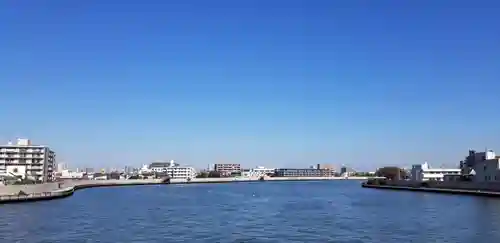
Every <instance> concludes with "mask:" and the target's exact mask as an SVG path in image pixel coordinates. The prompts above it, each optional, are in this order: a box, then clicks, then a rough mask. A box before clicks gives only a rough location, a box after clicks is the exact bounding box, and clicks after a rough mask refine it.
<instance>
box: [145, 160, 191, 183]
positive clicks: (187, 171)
mask: <svg viewBox="0 0 500 243" xmlns="http://www.w3.org/2000/svg"><path fill="white" fill-rule="evenodd" d="M143 169H145V168H144V167H143ZM143 169H141V170H143ZM148 169H149V170H151V171H152V172H159V173H166V174H167V175H169V176H170V178H172V179H188V178H195V177H196V174H197V173H196V170H195V169H194V168H193V167H189V166H180V165H179V164H177V163H175V161H173V160H171V161H170V162H168V163H167V162H154V163H151V164H150V165H149V167H148V168H147V169H146V170H148Z"/></svg>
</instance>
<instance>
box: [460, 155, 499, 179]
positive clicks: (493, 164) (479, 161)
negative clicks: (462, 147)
mask: <svg viewBox="0 0 500 243" xmlns="http://www.w3.org/2000/svg"><path fill="white" fill-rule="evenodd" d="M460 168H461V170H462V173H463V175H469V176H471V178H472V180H473V181H474V182H499V181H500V156H497V155H496V154H495V152H494V151H493V150H488V149H486V150H485V152H476V151H475V150H469V155H468V156H467V157H466V158H465V160H464V161H461V162H460Z"/></svg>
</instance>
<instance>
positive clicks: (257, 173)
mask: <svg viewBox="0 0 500 243" xmlns="http://www.w3.org/2000/svg"><path fill="white" fill-rule="evenodd" d="M274 171H275V169H274V168H273V169H269V168H266V167H263V166H257V167H255V168H252V169H243V170H242V171H241V176H244V177H261V176H265V175H269V174H274Z"/></svg>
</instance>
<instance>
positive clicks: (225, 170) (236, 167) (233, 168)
mask: <svg viewBox="0 0 500 243" xmlns="http://www.w3.org/2000/svg"><path fill="white" fill-rule="evenodd" d="M214 171H217V172H220V173H221V174H222V175H231V173H241V165H240V164H215V165H214Z"/></svg>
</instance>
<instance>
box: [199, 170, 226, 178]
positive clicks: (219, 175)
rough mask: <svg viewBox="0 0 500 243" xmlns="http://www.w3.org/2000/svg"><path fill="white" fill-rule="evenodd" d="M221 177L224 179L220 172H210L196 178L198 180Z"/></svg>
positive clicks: (202, 173)
mask: <svg viewBox="0 0 500 243" xmlns="http://www.w3.org/2000/svg"><path fill="white" fill-rule="evenodd" d="M220 177H222V175H221V174H220V172H218V171H209V172H206V171H203V172H200V173H199V174H198V175H197V176H196V178H220Z"/></svg>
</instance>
